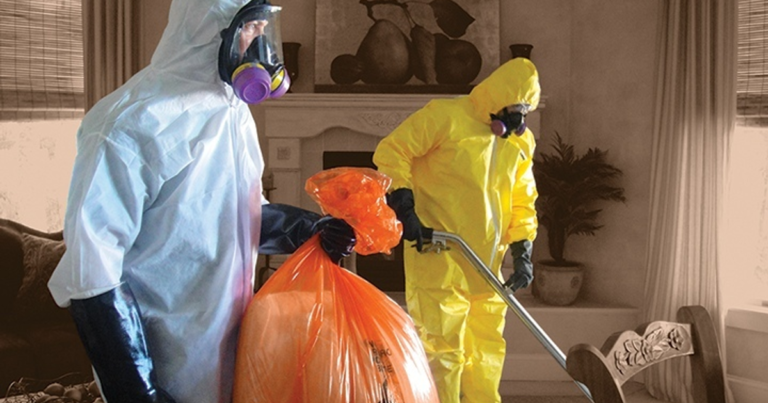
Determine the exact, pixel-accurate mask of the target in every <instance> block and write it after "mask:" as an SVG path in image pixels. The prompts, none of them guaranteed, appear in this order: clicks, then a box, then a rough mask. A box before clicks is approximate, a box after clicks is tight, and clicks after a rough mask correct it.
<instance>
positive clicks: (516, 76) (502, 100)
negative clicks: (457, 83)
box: [469, 57, 541, 123]
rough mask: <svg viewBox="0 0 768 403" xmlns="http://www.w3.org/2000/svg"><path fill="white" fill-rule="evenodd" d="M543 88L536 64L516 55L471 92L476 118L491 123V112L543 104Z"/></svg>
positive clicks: (530, 109) (531, 108)
mask: <svg viewBox="0 0 768 403" xmlns="http://www.w3.org/2000/svg"><path fill="white" fill-rule="evenodd" d="M540 97H541V87H540V85H539V73H538V72H537V71H536V66H534V65H533V63H532V62H531V61H530V60H528V59H525V58H521V57H518V58H515V59H512V60H509V61H508V62H506V63H504V64H503V65H501V66H500V67H499V68H498V69H496V70H495V71H494V72H493V73H491V74H490V75H489V76H488V77H487V78H485V79H484V80H483V81H481V82H480V83H479V84H477V86H475V88H473V89H472V92H471V93H470V94H469V99H470V101H471V102H472V105H473V106H474V113H475V114H476V117H477V118H478V119H479V120H480V121H483V122H488V123H490V121H491V118H490V114H491V113H497V112H499V111H500V110H501V109H502V108H504V107H506V106H509V105H518V104H523V105H528V107H529V109H528V111H527V112H532V111H534V110H535V109H536V108H537V107H538V105H539V98H540Z"/></svg>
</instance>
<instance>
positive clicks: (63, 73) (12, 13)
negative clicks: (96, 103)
mask: <svg viewBox="0 0 768 403" xmlns="http://www.w3.org/2000/svg"><path fill="white" fill-rule="evenodd" d="M81 14H82V12H81V2H80V0H56V1H51V0H0V55H2V57H0V120H41V119H62V118H77V117H82V116H83V110H84V89H83V29H82V17H81Z"/></svg>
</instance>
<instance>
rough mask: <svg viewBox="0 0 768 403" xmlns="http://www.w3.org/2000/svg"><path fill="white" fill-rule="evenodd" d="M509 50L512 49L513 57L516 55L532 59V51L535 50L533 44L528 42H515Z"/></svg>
mask: <svg viewBox="0 0 768 403" xmlns="http://www.w3.org/2000/svg"><path fill="white" fill-rule="evenodd" d="M509 50H511V51H512V58H513V59H514V58H516V57H524V58H526V59H529V60H530V58H531V51H532V50H533V45H531V44H528V43H515V44H512V45H509Z"/></svg>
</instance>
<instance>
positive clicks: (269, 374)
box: [233, 168, 439, 403]
mask: <svg viewBox="0 0 768 403" xmlns="http://www.w3.org/2000/svg"><path fill="white" fill-rule="evenodd" d="M389 185H390V180H389V178H387V177H386V176H384V175H382V174H381V173H379V172H377V171H374V170H372V169H368V168H336V169H332V170H328V171H323V172H320V173H319V174H317V175H315V176H313V177H312V178H310V179H309V180H308V181H307V186H306V189H307V191H308V192H309V193H310V195H312V197H313V198H314V199H315V200H316V201H318V203H320V204H321V207H322V209H323V211H324V212H327V213H329V214H331V215H333V216H335V217H338V218H343V219H345V220H346V221H347V222H348V223H349V224H350V225H351V226H352V227H353V228H354V229H355V233H356V236H357V237H358V244H357V247H356V250H357V251H358V252H359V253H364V254H370V253H375V252H389V250H390V249H391V248H392V247H394V246H396V245H397V243H398V241H399V239H400V235H401V233H402V226H401V224H400V222H398V221H397V219H396V218H395V214H394V212H393V211H392V210H391V209H390V208H389V207H388V206H387V205H386V200H385V193H386V190H387V189H388V187H389ZM358 247H359V248H358ZM255 402H258V403H297V402H312V403H314V402H316V403H328V402H334V403H422V402H424V403H432V402H434V403H438V402H439V400H438V396H437V390H436V388H435V384H434V381H433V379H432V374H431V372H430V369H429V364H428V362H427V358H426V354H425V352H424V348H423V346H422V344H421V341H420V340H419V337H418V334H417V333H416V329H415V327H414V325H413V321H412V320H411V318H410V316H408V314H407V313H406V312H405V311H404V310H403V309H402V308H401V307H400V306H399V305H397V303H395V302H394V301H393V300H392V299H390V298H389V297H388V296H387V295H386V294H384V293H383V292H381V291H380V290H379V289H377V288H376V287H374V286H373V285H371V284H370V283H368V282H367V281H366V280H365V279H363V278H361V277H359V276H358V275H356V274H354V273H352V272H350V271H348V270H345V269H343V268H341V267H339V266H338V265H336V264H334V263H333V262H331V260H330V259H329V258H328V256H327V255H326V254H325V252H324V251H323V249H322V247H321V246H320V241H319V236H318V235H316V236H314V237H312V238H311V239H310V240H309V241H307V242H306V243H305V244H304V245H302V246H301V247H300V248H299V249H298V250H297V251H296V252H294V253H293V254H292V255H291V256H290V257H289V258H288V259H287V260H286V261H285V263H283V264H282V265H281V266H280V268H279V269H278V270H277V271H276V272H275V273H274V274H273V275H272V276H271V277H270V278H269V280H267V282H266V283H265V284H264V285H263V286H262V287H261V288H260V289H259V292H258V293H256V295H255V296H254V298H253V300H252V301H251V302H250V304H249V305H248V308H247V310H246V313H245V317H244V319H243V322H242V327H241V330H240V338H239V340H238V350H237V357H236V367H235V382H234V395H233V403H255Z"/></svg>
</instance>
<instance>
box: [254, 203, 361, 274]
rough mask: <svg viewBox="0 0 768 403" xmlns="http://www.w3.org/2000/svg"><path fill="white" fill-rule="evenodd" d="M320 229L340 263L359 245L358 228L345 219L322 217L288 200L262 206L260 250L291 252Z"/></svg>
mask: <svg viewBox="0 0 768 403" xmlns="http://www.w3.org/2000/svg"><path fill="white" fill-rule="evenodd" d="M318 232H319V233H320V246H322V248H323V250H324V251H325V253H327V254H328V256H329V257H330V258H331V260H332V261H333V262H334V263H336V264H339V262H340V261H341V259H342V258H343V257H345V256H349V255H350V253H352V249H354V247H355V243H356V239H355V231H354V230H353V229H352V227H350V226H349V224H347V223H346V222H345V221H344V220H342V219H339V218H333V217H331V216H325V217H321V216H320V215H319V214H316V213H314V212H312V211H309V210H304V209H302V208H299V207H294V206H289V205H287V204H276V203H271V204H265V205H263V206H261V237H260V240H259V253H263V254H265V255H288V254H291V253H293V252H295V251H296V249H298V248H299V246H301V245H302V244H304V242H307V240H309V238H311V237H312V236H313V235H315V234H317V233H318Z"/></svg>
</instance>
